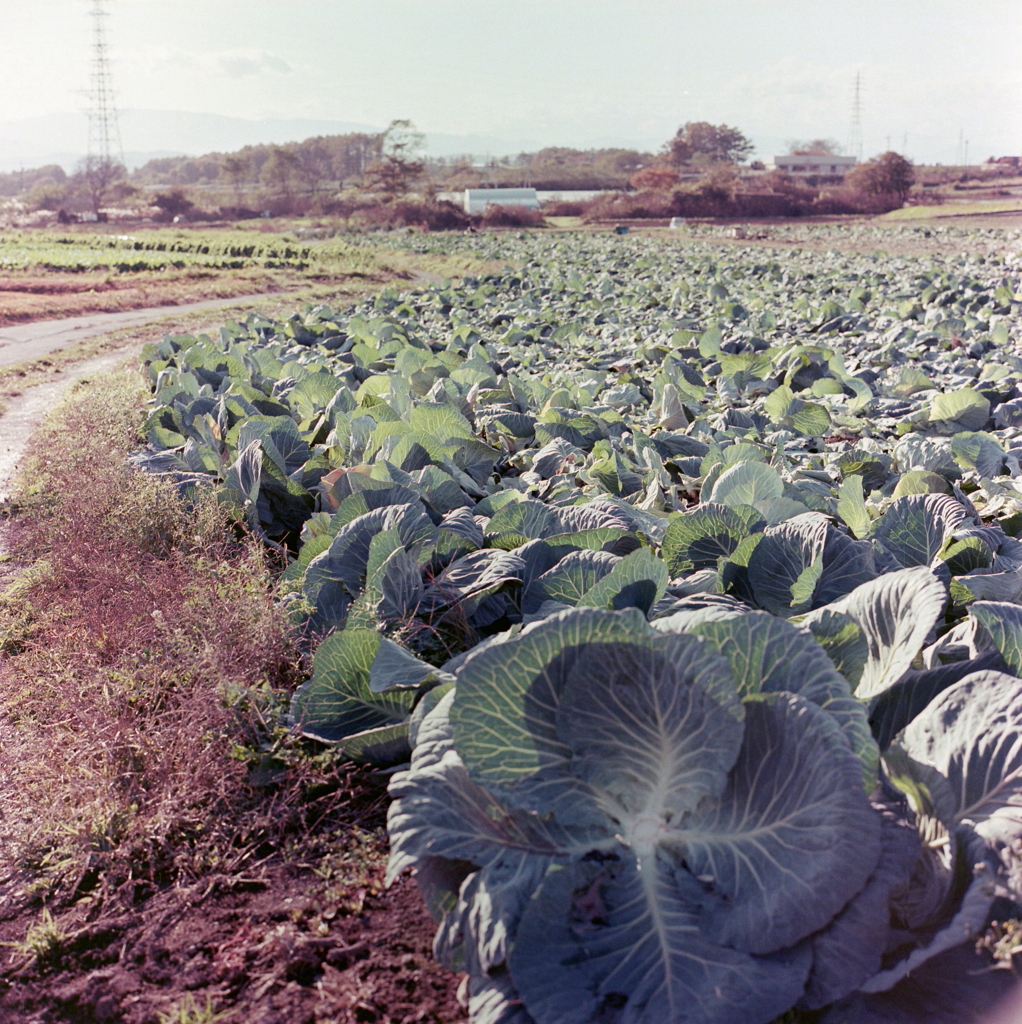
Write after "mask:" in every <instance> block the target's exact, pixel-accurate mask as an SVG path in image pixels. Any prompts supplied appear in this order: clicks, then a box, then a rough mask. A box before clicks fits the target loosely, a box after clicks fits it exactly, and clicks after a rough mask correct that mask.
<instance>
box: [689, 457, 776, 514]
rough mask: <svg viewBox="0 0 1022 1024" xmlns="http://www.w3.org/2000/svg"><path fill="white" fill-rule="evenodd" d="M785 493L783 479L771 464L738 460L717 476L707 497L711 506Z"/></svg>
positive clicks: (754, 502)
mask: <svg viewBox="0 0 1022 1024" xmlns="http://www.w3.org/2000/svg"><path fill="white" fill-rule="evenodd" d="M783 493H784V481H783V480H782V479H781V476H780V474H779V473H778V472H777V470H776V469H774V468H773V467H772V466H767V465H766V464H765V463H762V462H739V463H738V464H737V465H734V466H731V467H730V468H728V469H726V470H724V472H723V473H721V474H720V476H719V477H717V480H716V482H715V483H714V485H713V489H712V490H711V491H710V494H709V497H708V499H707V501H708V503H710V504H714V505H728V506H730V507H731V508H735V507H737V506H740V505H755V506H757V507H758V503H759V502H766V501H769V500H770V499H773V498H780V497H781V495H782V494H783Z"/></svg>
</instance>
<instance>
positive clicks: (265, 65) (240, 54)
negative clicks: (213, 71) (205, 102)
mask: <svg viewBox="0 0 1022 1024" xmlns="http://www.w3.org/2000/svg"><path fill="white" fill-rule="evenodd" d="M208 56H209V57H215V58H216V62H217V65H218V67H219V68H220V69H221V70H222V71H223V72H224V74H226V75H227V76H228V77H230V78H245V77H246V76H248V75H261V74H264V73H266V72H267V71H269V72H271V73H273V74H277V75H290V74H292V73H293V72H294V68H293V67H291V65H290V64H288V62H287V61H286V60H284V58H283V57H279V56H277V54H275V53H269V52H267V51H266V50H235V51H232V52H229V53H220V54H209V55H208Z"/></svg>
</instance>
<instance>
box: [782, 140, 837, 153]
mask: <svg viewBox="0 0 1022 1024" xmlns="http://www.w3.org/2000/svg"><path fill="white" fill-rule="evenodd" d="M840 152H841V143H839V142H837V141H836V140H835V139H809V140H808V141H802V140H801V139H791V140H789V142H788V153H789V154H790V155H791V156H837V154H838V153H840Z"/></svg>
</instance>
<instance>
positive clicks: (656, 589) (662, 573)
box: [579, 548, 667, 615]
mask: <svg viewBox="0 0 1022 1024" xmlns="http://www.w3.org/2000/svg"><path fill="white" fill-rule="evenodd" d="M666 590H667V566H666V565H665V564H664V561H663V559H662V558H657V556H656V555H654V554H653V552H652V551H651V550H650V549H649V548H639V549H638V550H637V551H633V552H632V553H631V554H630V555H625V556H624V558H622V559H621V560H620V561H619V562H617V564H616V565H615V566H614V567H613V568H612V569H611V570H610V572H609V573H607V575H606V576H604V577H602V578H601V579H600V580H599V582H597V583H596V584H595V585H594V586H593V587H591V588H590V589H589V590H587V591H586V594H585V596H584V597H583V598H582V599H581V601H579V606H580V607H584V608H608V609H613V610H615V611H617V610H620V609H622V608H639V609H641V610H642V611H643V612H645V613H646V614H647V615H648V614H649V613H650V612H651V611H652V610H653V606H654V605H655V604H656V603H657V601H659V600H660V598H662V597H663V596H664V592H665V591H666Z"/></svg>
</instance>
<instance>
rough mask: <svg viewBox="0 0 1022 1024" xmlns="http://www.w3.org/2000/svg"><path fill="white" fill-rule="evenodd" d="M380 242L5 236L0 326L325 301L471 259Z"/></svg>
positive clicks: (214, 233) (152, 233)
mask: <svg viewBox="0 0 1022 1024" xmlns="http://www.w3.org/2000/svg"><path fill="white" fill-rule="evenodd" d="M378 248H379V247H378V246H377V245H376V244H374V243H372V242H368V243H367V242H365V241H364V240H363V241H362V242H361V243H360V244H354V243H353V242H351V241H347V240H342V239H334V238H327V239H322V240H319V239H317V240H305V239H300V238H297V237H296V236H295V235H288V234H280V233H272V234H264V233H263V232H261V231H238V230H237V229H234V228H227V229H223V228H221V229H217V228H209V229H203V230H198V231H179V230H164V231H160V230H149V231H141V232H136V233H132V234H108V233H102V234H101V233H98V232H96V233H90V232H67V233H65V234H57V233H52V232H32V231H11V232H6V233H4V232H0V326H2V325H4V324H13V323H26V322H29V321H34V320H44V319H57V318H61V317H69V316H77V315H81V314H86V313H105V312H118V311H120V310H129V309H145V308H148V307H152V306H163V305H179V304H181V303H187V302H197V301H201V300H203V299H220V298H233V297H235V296H239V295H255V294H262V293H268V292H288V293H300V295H301V297H303V298H305V299H308V300H319V299H322V298H333V297H335V296H336V295H338V294H346V295H352V294H354V292H356V291H358V290H359V289H362V288H364V287H365V286H367V285H372V284H374V283H375V284H380V283H384V282H387V281H391V280H395V279H398V280H400V279H402V278H404V279H407V278H410V277H414V276H415V275H416V274H417V273H418V272H419V271H420V270H421V269H425V268H426V264H429V265H430V267H433V265H436V269H437V271H438V272H440V273H444V274H449V273H458V272H460V271H461V269H462V264H463V263H464V262H465V260H464V258H459V259H457V260H455V261H453V262H454V264H457V265H456V266H455V265H453V264H452V265H450V266H449V265H448V264H451V263H452V261H450V260H445V259H443V258H438V257H433V256H429V255H419V256H413V257H411V258H409V257H408V254H407V253H402V252H401V251H400V247H399V246H396V245H391V246H389V247H388V248H387V250H386V254H385V259H383V260H381V259H380V257H379V254H378ZM469 262H470V263H471V259H470V261H469ZM474 266H475V265H474V264H472V267H474Z"/></svg>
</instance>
